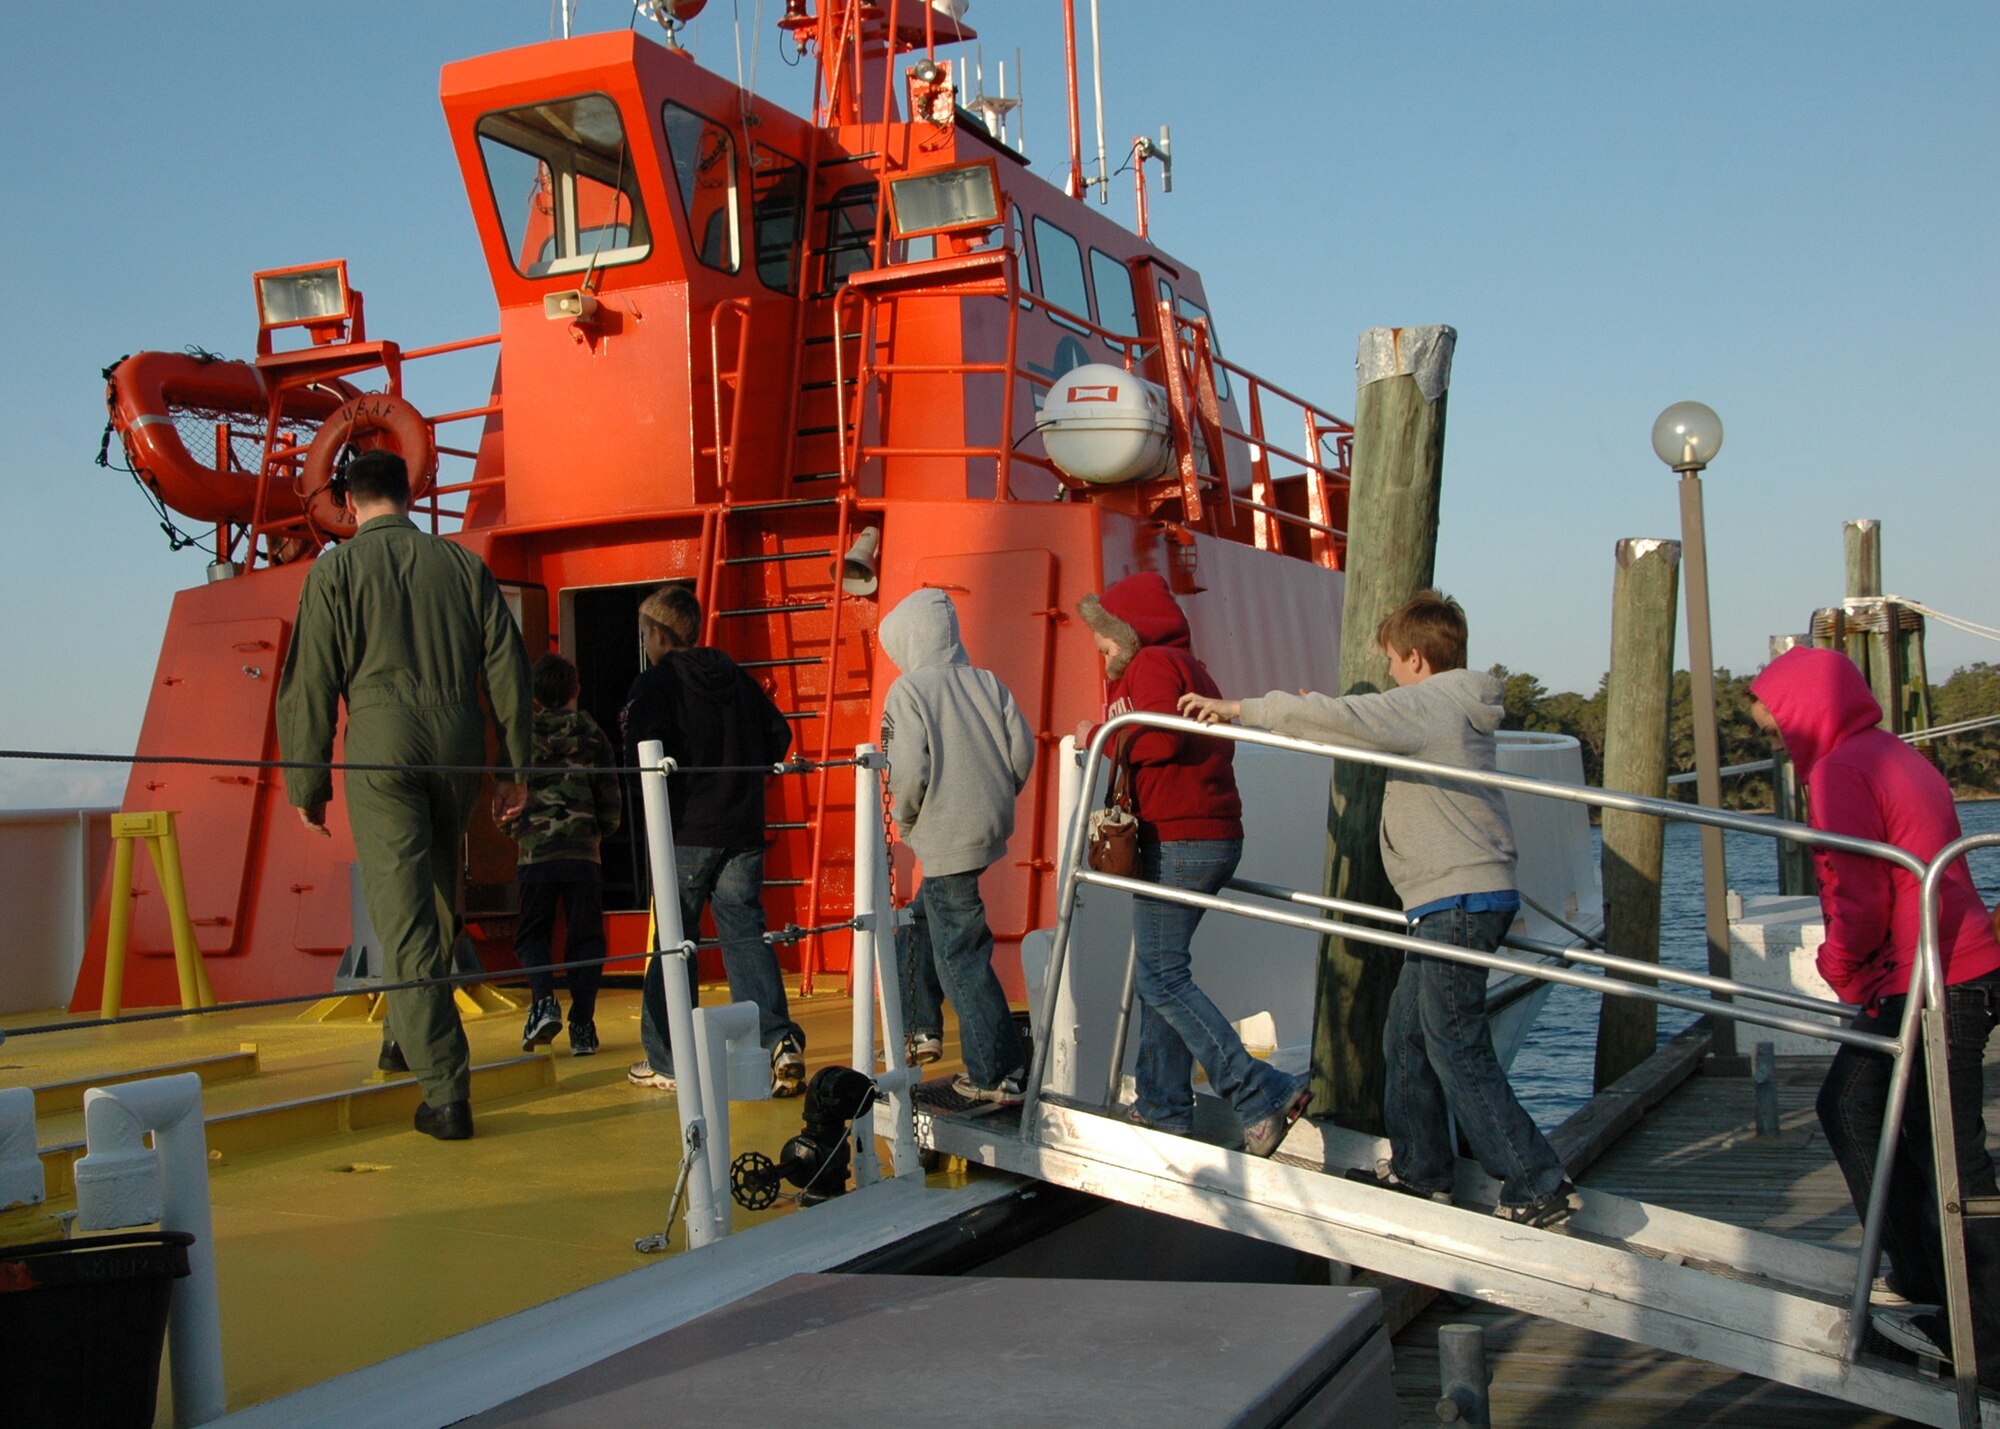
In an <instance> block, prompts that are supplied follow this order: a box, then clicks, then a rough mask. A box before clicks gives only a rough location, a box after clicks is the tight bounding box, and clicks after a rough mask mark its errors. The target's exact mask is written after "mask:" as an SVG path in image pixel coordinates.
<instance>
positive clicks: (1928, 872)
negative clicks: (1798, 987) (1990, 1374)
mask: <svg viewBox="0 0 2000 1429" xmlns="http://www.w3.org/2000/svg"><path fill="white" fill-rule="evenodd" d="M1996 846H2000V834H1967V835H1965V836H1964V837H1962V838H1959V839H1957V840H1956V841H1954V842H1952V843H1949V844H1946V845H1945V846H1944V847H1943V848H1941V849H1939V850H1938V853H1937V856H1936V857H1935V858H1933V859H1932V860H1931V861H1930V864H1929V866H1928V867H1926V868H1925V869H1924V876H1923V904H1922V908H1923V924H1922V930H1921V932H1920V934H1919V935H1918V939H1917V947H1918V952H1919V956H1918V962H1919V963H1920V964H1921V966H1920V968H1919V969H1918V971H1919V973H1920V974H1921V975H1920V976H1917V977H1913V978H1911V979H1910V998H1909V1005H1908V1006H1907V1007H1905V1008H1904V1010H1903V1036H1902V1039H1901V1040H1902V1042H1903V1047H1904V1051H1905V1055H1904V1056H1903V1057H1901V1058H1899V1059H1898V1063H1897V1067H1896V1075H1897V1076H1898V1077H1903V1078H1904V1080H1906V1081H1907V1080H1908V1077H1907V1076H1906V1075H1905V1071H1906V1068H1908V1067H1909V1064H1910V1058H1909V1056H1908V1055H1907V1054H1908V1052H1909V1050H1910V1049H1911V1046H1912V1043H1913V1041H1914V1040H1916V1039H1917V1037H1918V1026H1917V1023H1918V1019H1919V1016H1921V1018H1922V1029H1921V1031H1922V1036H1921V1041H1922V1043H1923V1051H1924V1093H1925V1100H1926V1101H1928V1102H1929V1104H1930V1105H1929V1111H1930V1125H1931V1158H1932V1160H1931V1165H1932V1168H1933V1175H1934V1177H1935V1183H1936V1186H1937V1210H1938V1226H1939V1229H1940V1231H1941V1232H1942V1234H1943V1237H1944V1291H1945V1295H1944V1304H1945V1314H1946V1317H1947V1321H1948V1323H1949V1325H1950V1328H1951V1343H1952V1345H1953V1346H1955V1347H1956V1346H1963V1345H1972V1346H1973V1347H1974V1350H1975V1353H1974V1354H1969V1355H1968V1354H1963V1353H1955V1354H1954V1355H1953V1356H1952V1361H1951V1363H1952V1370H1953V1379H1954V1385H1955V1387H1956V1389H1957V1392H1958V1413H1959V1419H1960V1421H1961V1422H1962V1423H1967V1424H1976V1423H1978V1422H1979V1412H1980V1411H1979V1376H1978V1358H1977V1353H1976V1352H1977V1350H1979V1349H1980V1348H1982V1347H1981V1346H1980V1345H1979V1343H1978V1341H1977V1339H1976V1338H1975V1337H1974V1334H1973V1329H1972V1278H1971V1275H1970V1273H1969V1271H1968V1269H1967V1265H1966V1258H1967V1247H1966V1231H1967V1229H1968V1227H1967V1225H1966V1222H1967V1221H1968V1220H1973V1219H1979V1220H1985V1219H1990V1218H1991V1217H1993V1216H1994V1215H1996V1214H2000V1207H1993V1206H1991V1205H1990V1204H1988V1203H1987V1200H1986V1198H1983V1197H1982V1198H1978V1200H1977V1201H1976V1202H1974V1201H1968V1199H1967V1197H1966V1195H1965V1187H1964V1185H1963V1184H1962V1182H1961V1181H1960V1178H1959V1174H1958V1144H1957V1137H1956V1134H1955V1133H1956V1124H1955V1122H1954V1119H1953V1115H1952V1106H1951V1072H1950V1055H1951V1044H1950V1040H1949V1037H1948V1035H1947V1032H1946V1027H1947V1023H1948V1019H1949V1014H1950V1005H1949V999H1950V996H1951V994H1950V992H1949V991H1948V990H1947V989H1946V987H1945V983H1944V956H1943V953H1942V950H1941V949H1940V948H1939V946H1938V943H1939V933H1938V924H1939V920H1940V910H1941V908H1942V907H1943V897H1944V876H1945V874H1946V873H1947V872H1949V871H1950V869H1951V867H1952V865H1953V864H1955V863H1957V862H1958V861H1959V859H1961V858H1963V857H1964V856H1965V855H1966V854H1967V853H1969V852H1970V851H1971V850H1973V849H1975V848H1993V847H1996ZM1920 1004H1921V1007H1920ZM1911 1075H1913V1073H1912V1074H1911ZM1902 1110H1903V1100H1902V1097H1901V1096H1899V1095H1898V1094H1897V1089H1895V1088H1892V1089H1891V1093H1890V1097H1889V1113H1890V1117H1891V1121H1890V1124H1889V1126H1888V1127H1887V1128H1885V1134H1884V1137H1883V1147H1882V1151H1881V1152H1880V1154H1878V1156H1877V1157H1876V1164H1875V1184H1874V1185H1873V1186H1872V1187H1871V1188H1870V1192H1869V1206H1868V1208H1869V1211H1870V1216H1869V1223H1870V1224H1871V1225H1872V1226H1873V1228H1874V1230H1875V1233H1876V1234H1875V1242H1876V1243H1875V1245H1873V1246H1864V1247H1863V1257H1862V1265H1863V1269H1864V1270H1865V1271H1868V1272H1871V1273H1872V1271H1873V1269H1874V1265H1875V1256H1874V1252H1876V1251H1878V1250H1879V1248H1880V1240H1881V1222H1882V1220H1883V1214H1882V1212H1881V1210H1880V1205H1886V1203H1887V1194H1888V1187H1889V1176H1890V1171H1891V1168H1892V1166H1893V1165H1894V1156H1893V1154H1892V1148H1893V1147H1894V1145H1895V1133H1896V1131H1897V1130H1898V1129H1899V1128H1900V1124H1901V1123H1900V1114H1901V1112H1902ZM1878 1203H1880V1205H1878ZM1869 1288H1870V1286H1869V1285H1867V1284H1857V1285H1856V1286H1855V1293H1856V1301H1857V1305H1858V1306H1859V1308H1858V1309H1856V1310H1855V1311H1854V1313H1853V1314H1851V1315H1850V1317H1849V1325H1848V1339H1849V1342H1850V1343H1849V1346H1848V1358H1850V1359H1852V1358H1853V1357H1854V1354H1855V1352H1856V1351H1857V1350H1858V1349H1859V1348H1860V1344H1859V1341H1860V1335H1859V1333H1858V1331H1859V1325H1858V1324H1857V1323H1856V1319H1855V1316H1856V1315H1861V1314H1865V1313H1866V1306H1865V1304H1861V1303H1860V1302H1861V1300H1862V1297H1863V1296H1864V1295H1865V1293H1866V1292H1867V1290H1868V1289H1869ZM1983 1348H1985V1349H1986V1350H1987V1352H1988V1353H1989V1354H1990V1353H1991V1352H1992V1347H1991V1346H1985V1347H1983Z"/></svg>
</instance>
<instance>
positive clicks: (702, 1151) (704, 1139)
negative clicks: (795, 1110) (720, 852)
mask: <svg viewBox="0 0 2000 1429" xmlns="http://www.w3.org/2000/svg"><path fill="white" fill-rule="evenodd" d="M666 754H667V751H666V746H665V745H664V744H662V743H661V742H660V741H659V740H657V739H649V740H647V741H646V742H645V743H643V744H641V745H640V746H639V767H640V770H641V773H640V776H639V792H640V794H641V796H642V798H643V800H644V802H645V809H646V858H647V864H648V868H649V871H650V873H651V875H652V880H653V919H654V923H655V925H656V926H657V927H658V929H659V944H660V950H659V956H660V958H661V960H662V961H661V964H660V982H661V983H662V985H664V987H665V988H666V993H667V1041H668V1045H669V1047H670V1048H671V1049H672V1051H673V1054H674V1093H675V1095H674V1100H675V1102H676V1103H677V1104H678V1106H679V1109H680V1115H681V1158H682V1161H683V1163H684V1174H683V1176H682V1177H681V1182H682V1183H683V1184H685V1186H686V1188H687V1243H688V1247H689V1249H693V1248H694V1247H696V1246H702V1245H707V1244H708V1243H709V1242H710V1241H712V1240H715V1239H716V1238H717V1237H719V1236H721V1235H722V1234H724V1233H725V1232H724V1228H723V1224H722V1221H721V1219H720V1217H719V1216H718V1215H717V1214H716V1208H715V1194H714V1180H713V1178H712V1174H711V1172H710V1170H709V1166H708V1160H709V1157H710V1156H713V1155H721V1156H722V1157H723V1159H724V1160H727V1159H728V1150H729V1149H728V1148H727V1147H723V1148H722V1149H721V1150H720V1151H719V1152H718V1151H717V1150H716V1149H715V1148H713V1147H711V1146H709V1145H708V1124H707V1120H706V1118H704V1117H703V1116H702V1114H701V1107H702V1101H701V1060H700V1058H698V1057H697V1056H696V1055H695V1041H694V1004H693V1001H692V999H690V998H689V996H688V976H687V966H686V962H685V960H686V959H687V958H689V957H692V956H693V955H694V954H693V950H692V948H691V947H690V946H689V944H688V942H687V937H686V934H685V932H684V930H683V929H682V927H681V898H680V888H681V882H680V875H679V872H678V871H677V870H676V868H675V866H674V828H673V816H672V814H671V812H670V810H669V806H668V803H667V774H668V772H669V771H670V770H672V769H673V768H674V764H673V761H672V760H670V759H668V758H667V757H666ZM668 1215H669V1219H668V1222H667V1225H666V1227H665V1229H664V1230H662V1231H661V1232H660V1234H659V1236H658V1237H648V1238H647V1239H646V1240H642V1241H641V1242H640V1243H639V1244H640V1248H641V1249H645V1248H647V1247H648V1245H649V1243H650V1242H652V1241H655V1240H657V1241H658V1242H659V1243H660V1244H661V1245H662V1246H664V1243H665V1241H666V1239H667V1238H668V1237H670V1236H671V1235H672V1234H673V1231H674V1227H673V1221H672V1219H671V1217H672V1211H671V1209H670V1210H669V1213H668Z"/></svg>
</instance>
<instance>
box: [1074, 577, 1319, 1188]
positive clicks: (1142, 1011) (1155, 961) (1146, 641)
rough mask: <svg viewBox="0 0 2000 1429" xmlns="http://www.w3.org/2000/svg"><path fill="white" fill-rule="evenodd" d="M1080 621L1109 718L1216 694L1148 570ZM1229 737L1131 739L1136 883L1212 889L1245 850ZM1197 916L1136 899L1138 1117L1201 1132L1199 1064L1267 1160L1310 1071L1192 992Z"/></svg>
mask: <svg viewBox="0 0 2000 1429" xmlns="http://www.w3.org/2000/svg"><path fill="white" fill-rule="evenodd" d="M1077 614H1078V615H1080V616H1081V617H1082V618H1083V622H1084V624H1085V625H1087V626H1088V627H1089V628H1090V631H1091V634H1092V635H1093V636H1094V637H1095V639H1096V641H1097V649H1098V653H1100V654H1101V655H1103V656H1104V673H1105V679H1106V681H1107V683H1108V686H1109V689H1108V694H1107V708H1108V714H1109V715H1113V716H1115V715H1121V714H1126V713H1128V712H1130V711H1133V710H1151V711H1153V712H1155V713H1158V714H1176V713H1178V711H1179V708H1180V698H1181V696H1182V695H1184V694H1188V693H1194V694H1198V695H1209V696H1214V695H1216V694H1218V693H1220V692H1219V691H1218V690H1217V689H1216V685H1215V681H1214V680H1212V679H1210V678H1209V674H1208V669H1207V667H1206V666H1204V665H1203V664H1202V663H1201V661H1199V660H1197V659H1195V657H1194V652H1193V651H1192V650H1191V649H1190V648H1189V644H1188V623H1187V617H1186V616H1185V615H1183V614H1182V613H1181V608H1180V606H1179V605H1177V604H1176V603H1175V601H1174V598H1173V595H1172V593H1171V592H1170V591H1169V590H1168V589H1167V583H1166V581H1165V580H1163V579H1161V578H1160V577H1159V576H1158V575H1155V574H1153V573H1152V572H1150V571H1148V572H1143V573H1141V574H1139V575H1136V576H1127V577H1126V578H1125V579H1124V580H1122V581H1119V582H1118V583H1117V584H1115V585H1113V586H1112V587H1111V588H1110V589H1108V590H1106V591H1105V592H1104V595H1103V597H1102V598H1101V599H1100V598H1099V597H1097V596H1091V595H1087V596H1085V597H1084V598H1083V599H1082V601H1081V602H1079V603H1078V605H1077ZM1235 754H1236V747H1235V745H1233V744H1231V743H1230V742H1229V741H1228V740H1224V739H1212V738H1208V737H1206V736H1202V735H1191V734H1182V733H1180V732H1179V731H1177V730H1168V729H1144V730H1140V731H1139V732H1138V733H1137V735H1136V736H1135V737H1133V738H1131V739H1130V740H1129V742H1128V744H1127V746H1126V751H1125V757H1126V758H1127V759H1128V760H1129V761H1130V762H1131V765H1132V800H1133V803H1134V804H1135V805H1136V808H1135V810H1134V812H1135V813H1136V814H1137V815H1138V818H1139V876H1140V877H1141V878H1143V879H1145V880H1146V881H1147V882H1149V883H1158V884H1163V885H1165V886H1166V887H1169V888H1185V889H1189V890H1192V891H1194V892H1198V893H1214V892H1215V891H1216V890H1217V889H1219V888H1221V887H1222V885H1223V884H1225V883H1226V882H1228V881H1229V877H1230V875H1231V874H1233V873H1235V872H1236V864H1237V861H1238V860H1239V859H1240V858H1241V857H1242V856H1243V800H1242V799H1241V798H1240V797H1239V796H1238V795H1237V792H1236V773H1235V769H1234V767H1233V761H1234V759H1235ZM1201 915H1202V910H1201V909H1200V908H1195V907H1190V906H1189V905H1187V904H1185V903H1168V902H1165V901H1163V900H1159V899H1153V898H1138V899H1135V900H1133V904H1132V933H1133V942H1134V945H1135V948H1136V964H1137V970H1136V975H1135V979H1134V981H1135V985H1136V987H1137V990H1138V993H1139V1052H1138V1066H1137V1071H1136V1075H1135V1078H1134V1080H1135V1081H1136V1083H1137V1085H1138V1097H1137V1100H1136V1101H1135V1102H1134V1104H1133V1107H1132V1117H1133V1120H1135V1121H1138V1122H1141V1123H1143V1124H1145V1125H1147V1126H1151V1127H1153V1128H1155V1129H1157V1130H1161V1131H1171V1132H1174V1133H1176V1134H1178V1135H1183V1136H1184V1135H1186V1134H1187V1133H1188V1132H1189V1131H1191V1130H1193V1128H1194V1088H1193V1073H1194V1061H1195V1059H1197V1058H1199V1059H1200V1061H1201V1064H1202V1066H1203V1067H1204V1068H1206V1069H1207V1071H1208V1084H1209V1085H1210V1086H1211V1087H1213V1088H1214V1089H1215V1090H1216V1092H1217V1093H1218V1094H1219V1095H1221V1096H1224V1097H1227V1098H1228V1099H1229V1103H1230V1105H1231V1106H1232V1107H1234V1108H1235V1109H1236V1114H1237V1116H1238V1117H1239V1118H1241V1119H1242V1122H1243V1149H1244V1150H1245V1151H1248V1152H1249V1153H1250V1154H1251V1155H1253V1156H1269V1155H1270V1154H1271V1153H1272V1152H1273V1151H1276V1150H1277V1149H1278V1143H1279V1142H1281V1141H1283V1140H1284V1139H1285V1132H1286V1131H1287V1130H1288V1129H1289V1128H1290V1127H1291V1124H1292V1123H1293V1122H1294V1121H1296V1120H1298V1118H1299V1115H1300V1113H1302V1112H1303V1111H1304V1110H1305V1108H1306V1100H1307V1095H1308V1094H1307V1091H1306V1081H1305V1079H1304V1078H1303V1077H1297V1078H1294V1077H1288V1076H1286V1075H1285V1074H1284V1073H1282V1072H1280V1071H1278V1070H1277V1069H1276V1068H1275V1067H1273V1066H1271V1065H1270V1064H1269V1063H1268V1062H1260V1061H1258V1060H1257V1059H1256V1058H1255V1057H1252V1056H1251V1055H1250V1054H1249V1052H1247V1051H1246V1050H1245V1049H1244V1046H1243V1039H1242V1038H1240V1037H1238V1036H1237V1035H1236V1029H1235V1028H1233V1027H1231V1026H1230V1025H1229V1019H1228V1018H1226V1017H1224V1016H1223V1015H1222V1012H1221V1011H1220V1009H1218V1008H1217V1007H1216V1005H1215V1004H1214V1003H1213V1002H1211V1001H1210V1000H1209V999H1208V995H1207V994H1206V993H1204V992H1203V991H1202V990H1201V989H1200V988H1199V987H1197V986H1195V981H1194V974H1193V956H1192V953H1191V952H1190V945H1191V944H1192V942H1193V941H1194V931H1195V928H1196V926H1197V925H1199V924H1200V922H1201Z"/></svg>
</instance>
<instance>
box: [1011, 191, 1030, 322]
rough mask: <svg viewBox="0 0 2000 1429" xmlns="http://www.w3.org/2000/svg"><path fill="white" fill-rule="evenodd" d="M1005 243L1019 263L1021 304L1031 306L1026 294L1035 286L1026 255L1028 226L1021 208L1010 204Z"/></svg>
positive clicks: (1028, 258)
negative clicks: (1022, 215)
mask: <svg viewBox="0 0 2000 1429" xmlns="http://www.w3.org/2000/svg"><path fill="white" fill-rule="evenodd" d="M1007 245H1008V247H1010V248H1012V249H1013V250H1014V261H1015V262H1016V263H1018V264H1019V265H1020V272H1021V293H1022V297H1021V305H1022V306H1023V307H1029V308H1032V307H1033V306H1034V304H1033V303H1032V302H1029V301H1028V296H1027V295H1028V294H1030V293H1034V292H1036V291H1037V289H1036V287H1035V265H1034V262H1033V260H1032V259H1031V258H1030V257H1029V256H1028V227H1027V224H1026V222H1025V221H1024V220H1023V219H1022V217H1021V210H1020V209H1018V208H1016V207H1014V206H1013V205H1012V204H1009V205H1008V206H1007Z"/></svg>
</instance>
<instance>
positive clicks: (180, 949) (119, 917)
mask: <svg viewBox="0 0 2000 1429" xmlns="http://www.w3.org/2000/svg"><path fill="white" fill-rule="evenodd" d="M137 839H144V840H145V841H146V851H147V853H148V854H149V855H151V857H152V860H153V872H154V873H155V874H157V875H158V877H159V880H160V894H161V896H162V897H164V898H165V899H166V900H167V926H168V927H169V928H171V929H172V930H173V936H174V972H175V973H176V974H177V975H178V976H179V979H180V985H181V1006H182V1007H184V1008H192V1007H213V1006H215V990H214V989H213V988H212V987H210V986H209V984H208V968H207V967H206V966H205V965H204V964H203V962H202V959H201V949H200V948H198V947H196V946H195V941H194V924H193V922H191V921H190V920H189V918H188V908H187V890H186V888H185V887H184V885H183V884H182V882H181V846H180V840H179V839H178V838H177V837H176V836H175V834H174V815H173V811H172V810H161V811H159V812H157V813H150V814H113V815H112V816H111V841H112V847H113V854H112V864H111V930H110V937H109V938H108V939H107V941H106V943H105V949H104V997H103V1000H102V1005H103V1010H104V1015H105V1016H106V1017H116V1016H117V1015H118V1013H119V1010H120V1009H121V1008H122V1007H123V1006H124V1001H125V951H126V947H127V945H128V944H129V943H130V941H131V934H132V844H133V842H134V840H137Z"/></svg>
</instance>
